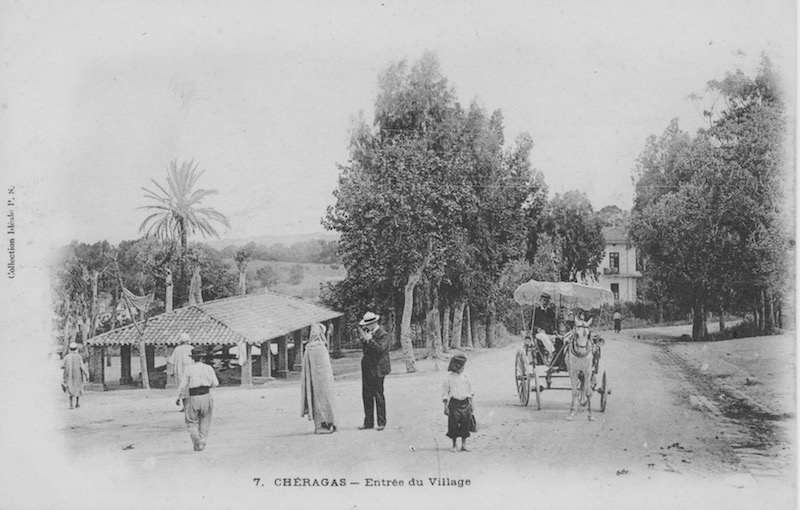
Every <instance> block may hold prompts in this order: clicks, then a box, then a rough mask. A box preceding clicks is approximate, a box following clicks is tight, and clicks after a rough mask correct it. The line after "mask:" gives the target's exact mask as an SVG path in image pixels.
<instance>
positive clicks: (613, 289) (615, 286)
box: [611, 283, 619, 299]
mask: <svg viewBox="0 0 800 510" xmlns="http://www.w3.org/2000/svg"><path fill="white" fill-rule="evenodd" d="M611 292H612V293H613V294H614V299H619V284H618V283H612V284H611Z"/></svg>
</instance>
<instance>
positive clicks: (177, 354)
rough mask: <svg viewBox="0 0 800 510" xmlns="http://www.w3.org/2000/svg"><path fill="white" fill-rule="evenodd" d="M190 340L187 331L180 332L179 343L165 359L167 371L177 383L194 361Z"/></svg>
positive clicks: (178, 383)
mask: <svg viewBox="0 0 800 510" xmlns="http://www.w3.org/2000/svg"><path fill="white" fill-rule="evenodd" d="M190 340H191V337H190V336H189V334H188V333H185V332H184V333H181V335H180V339H179V342H180V345H178V346H177V347H175V350H174V351H172V354H171V355H170V357H169V359H168V360H167V373H168V374H170V375H172V376H174V378H175V379H174V380H175V384H177V385H180V383H181V380H182V379H183V372H184V370H186V367H188V366H190V365H191V364H192V363H194V360H192V349H194V347H192V345H191V344H190V343H189V341H190ZM181 412H183V409H181Z"/></svg>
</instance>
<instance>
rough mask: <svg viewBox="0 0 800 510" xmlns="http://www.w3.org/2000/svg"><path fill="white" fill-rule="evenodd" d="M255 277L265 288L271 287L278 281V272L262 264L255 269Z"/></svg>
mask: <svg viewBox="0 0 800 510" xmlns="http://www.w3.org/2000/svg"><path fill="white" fill-rule="evenodd" d="M256 278H257V279H258V280H259V281H261V284H262V285H263V286H264V287H266V288H268V289H269V288H272V287H274V286H275V284H277V283H278V274H277V273H276V272H275V270H274V269H272V266H264V267H260V268H258V270H256Z"/></svg>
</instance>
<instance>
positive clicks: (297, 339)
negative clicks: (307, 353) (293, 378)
mask: <svg viewBox="0 0 800 510" xmlns="http://www.w3.org/2000/svg"><path fill="white" fill-rule="evenodd" d="M309 329H310V328H309ZM292 336H293V337H294V349H292V356H291V359H290V363H289V370H292V371H294V368H295V366H296V365H297V363H298V362H300V363H302V362H303V330H302V329H298V330H297V331H295V332H294V333H293V335H292Z"/></svg>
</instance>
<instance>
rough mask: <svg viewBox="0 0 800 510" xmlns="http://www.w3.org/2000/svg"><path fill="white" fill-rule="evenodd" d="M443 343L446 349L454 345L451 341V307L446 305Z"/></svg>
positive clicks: (443, 320) (443, 321) (443, 315)
mask: <svg viewBox="0 0 800 510" xmlns="http://www.w3.org/2000/svg"><path fill="white" fill-rule="evenodd" d="M437 313H438V312H437ZM442 345H443V346H444V348H445V350H448V349H450V347H452V343H451V341H450V307H449V306H445V307H444V312H443V313H442Z"/></svg>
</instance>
